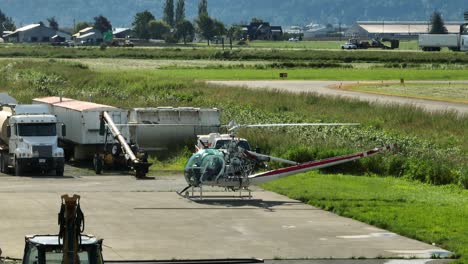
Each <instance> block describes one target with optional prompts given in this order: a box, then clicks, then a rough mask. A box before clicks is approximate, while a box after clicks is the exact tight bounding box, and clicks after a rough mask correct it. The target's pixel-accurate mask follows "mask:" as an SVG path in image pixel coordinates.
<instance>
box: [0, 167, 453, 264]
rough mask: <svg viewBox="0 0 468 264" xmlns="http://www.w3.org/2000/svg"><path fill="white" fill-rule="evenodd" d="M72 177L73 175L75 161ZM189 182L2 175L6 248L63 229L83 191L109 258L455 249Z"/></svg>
mask: <svg viewBox="0 0 468 264" xmlns="http://www.w3.org/2000/svg"><path fill="white" fill-rule="evenodd" d="M65 173H66V175H68V174H69V173H70V169H69V168H68V167H67V170H66V171H65ZM183 187H185V180H184V179H183V177H181V176H167V177H156V180H147V181H137V180H135V179H134V178H133V177H129V176H115V175H114V176H112V175H108V176H80V175H75V176H73V177H64V178H54V177H50V178H44V177H14V176H5V175H0V201H1V202H0V223H1V225H0V247H1V248H2V250H3V252H4V255H5V256H10V257H17V258H18V257H21V256H22V253H23V246H24V245H23V243H24V235H26V234H55V233H57V231H58V226H57V213H58V210H59V204H60V195H61V194H64V193H69V194H73V193H77V194H80V195H81V196H82V209H83V211H84V213H85V216H86V230H85V232H86V233H90V234H95V235H97V236H99V237H102V238H104V248H103V250H104V257H105V259H108V260H129V259H172V258H178V259H196V258H226V257H230V258H243V257H257V258H263V259H274V258H283V259H284V258H285V259H298V258H330V257H332V258H335V259H336V258H353V257H354V258H358V257H366V258H377V257H390V258H391V257H402V256H406V257H410V256H416V257H420V258H429V257H430V256H431V255H432V254H441V255H446V254H448V252H447V251H445V250H442V249H440V248H437V247H435V246H432V245H428V244H425V243H422V242H418V241H415V240H412V239H408V238H405V237H402V236H399V235H397V234H394V233H391V232H388V231H386V230H382V229H379V228H375V227H373V226H370V225H367V224H364V223H361V222H358V221H355V220H352V219H348V218H344V217H339V216H337V215H335V214H332V213H330V212H326V211H323V210H320V209H317V208H315V207H312V206H309V205H306V204H303V203H301V202H298V201H295V200H291V199H289V198H287V197H284V196H281V195H278V194H275V193H272V192H268V191H263V190H261V189H257V191H255V192H254V194H253V195H254V198H253V199H252V200H239V199H234V200H233V199H212V200H210V201H204V202H200V201H199V202H196V201H190V200H187V199H185V198H182V197H180V196H178V195H177V194H176V193H175V192H174V191H175V190H180V189H182V188H183ZM205 191H209V190H205ZM207 195H226V193H219V192H208V193H207ZM231 195H232V194H231ZM420 263H425V262H420Z"/></svg>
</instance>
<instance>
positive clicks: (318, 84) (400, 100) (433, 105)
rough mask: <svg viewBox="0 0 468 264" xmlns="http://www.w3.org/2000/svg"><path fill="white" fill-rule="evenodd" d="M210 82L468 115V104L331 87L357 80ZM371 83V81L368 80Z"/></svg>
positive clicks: (464, 82)
mask: <svg viewBox="0 0 468 264" xmlns="http://www.w3.org/2000/svg"><path fill="white" fill-rule="evenodd" d="M208 83H212V84H218V85H227V86H242V87H247V88H252V89H269V90H280V91H288V92H293V93H304V92H305V93H317V94H321V95H328V96H342V97H348V98H357V99H359V100H363V101H369V102H378V103H383V104H395V103H396V104H408V105H415V106H418V107H421V108H423V109H425V110H427V111H447V110H448V111H457V112H458V113H459V114H460V115H468V104H462V103H450V102H443V101H433V100H424V99H414V98H406V97H399V96H389V95H378V94H370V93H364V92H355V91H346V90H340V89H332V88H329V87H331V86H340V84H343V85H348V84H355V83H357V82H356V81H208ZM366 83H371V82H366ZM407 83H447V82H443V81H414V82H413V81H409V82H408V81H407ZM451 83H462V84H467V85H468V81H452V82H451Z"/></svg>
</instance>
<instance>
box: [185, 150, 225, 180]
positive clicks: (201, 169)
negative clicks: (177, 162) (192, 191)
mask: <svg viewBox="0 0 468 264" xmlns="http://www.w3.org/2000/svg"><path fill="white" fill-rule="evenodd" d="M224 167H225V163H224V154H223V152H221V151H219V150H216V149H202V150H200V151H198V152H197V153H195V154H193V155H192V157H191V158H190V159H189V161H188V162H187V164H186V165H185V170H184V174H185V179H186V180H187V182H189V183H190V185H191V186H194V187H198V186H200V184H201V183H202V182H212V181H215V180H216V179H217V178H218V177H219V176H221V175H222V174H223V172H224Z"/></svg>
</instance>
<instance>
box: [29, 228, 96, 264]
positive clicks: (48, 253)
mask: <svg viewBox="0 0 468 264" xmlns="http://www.w3.org/2000/svg"><path fill="white" fill-rule="evenodd" d="M25 240H26V241H25V248H24V257H23V264H62V263H64V261H63V240H62V239H60V241H59V239H58V236H53V235H40V236H27V237H26V239H25ZM101 252H102V239H96V238H95V237H93V236H88V235H82V236H81V245H80V246H79V248H78V252H77V254H78V258H77V259H78V263H79V264H103V258H102V253H101ZM78 263H76V264H78Z"/></svg>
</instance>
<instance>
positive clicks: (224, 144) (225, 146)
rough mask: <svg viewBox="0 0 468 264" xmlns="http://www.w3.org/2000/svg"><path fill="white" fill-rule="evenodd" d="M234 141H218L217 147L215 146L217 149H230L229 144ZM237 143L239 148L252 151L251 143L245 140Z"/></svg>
mask: <svg viewBox="0 0 468 264" xmlns="http://www.w3.org/2000/svg"><path fill="white" fill-rule="evenodd" d="M231 142H232V140H230V139H222V140H218V141H216V146H215V149H228V146H229V143H231ZM236 143H237V146H238V147H241V148H243V149H245V150H250V145H249V142H247V141H245V140H240V141H238V142H236Z"/></svg>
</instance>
